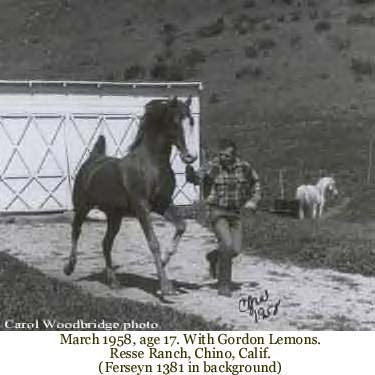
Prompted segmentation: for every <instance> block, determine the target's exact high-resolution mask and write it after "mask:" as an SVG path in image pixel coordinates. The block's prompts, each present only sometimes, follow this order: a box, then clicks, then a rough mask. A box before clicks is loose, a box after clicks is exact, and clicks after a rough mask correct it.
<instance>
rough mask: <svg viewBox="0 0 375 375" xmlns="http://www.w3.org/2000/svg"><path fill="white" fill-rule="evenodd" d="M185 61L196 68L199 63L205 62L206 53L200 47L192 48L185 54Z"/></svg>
mask: <svg viewBox="0 0 375 375" xmlns="http://www.w3.org/2000/svg"><path fill="white" fill-rule="evenodd" d="M183 59H184V63H185V64H186V65H187V66H189V67H191V68H194V67H195V66H196V65H197V64H200V63H204V62H205V61H206V56H205V54H204V53H203V52H202V51H201V50H200V49H198V48H191V49H189V50H188V51H187V52H186V53H185V54H184V57H183Z"/></svg>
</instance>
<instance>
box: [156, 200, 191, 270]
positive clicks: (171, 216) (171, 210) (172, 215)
mask: <svg viewBox="0 0 375 375" xmlns="http://www.w3.org/2000/svg"><path fill="white" fill-rule="evenodd" d="M163 216H164V217H165V219H166V220H168V221H170V222H171V223H172V224H173V225H174V226H175V228H176V231H175V234H174V236H173V239H172V246H171V249H170V251H168V252H167V254H166V255H165V258H164V259H163V260H162V265H163V267H165V266H166V265H167V264H168V262H169V261H170V259H171V257H172V256H173V255H174V254H175V253H176V252H177V248H178V244H179V243H180V240H181V237H182V235H183V234H184V233H185V230H186V223H185V220H184V219H182V218H181V216H180V215H179V214H178V212H177V209H176V206H169V207H168V209H167V210H166V211H165V213H164V215H163Z"/></svg>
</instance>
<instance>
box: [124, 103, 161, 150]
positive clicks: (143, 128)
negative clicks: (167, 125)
mask: <svg viewBox="0 0 375 375" xmlns="http://www.w3.org/2000/svg"><path fill="white" fill-rule="evenodd" d="M167 104H168V101H166V100H160V99H155V100H151V101H150V102H149V103H147V104H146V107H145V113H144V115H143V116H142V118H141V121H140V125H139V129H138V132H137V134H136V136H135V139H134V141H133V142H132V144H131V145H130V146H129V151H130V152H132V151H134V150H135V149H136V148H137V147H138V146H139V145H140V143H141V142H142V140H143V137H144V135H145V133H146V132H147V131H149V130H150V129H152V130H160V125H161V124H162V123H163V119H164V116H165V113H166V109H167Z"/></svg>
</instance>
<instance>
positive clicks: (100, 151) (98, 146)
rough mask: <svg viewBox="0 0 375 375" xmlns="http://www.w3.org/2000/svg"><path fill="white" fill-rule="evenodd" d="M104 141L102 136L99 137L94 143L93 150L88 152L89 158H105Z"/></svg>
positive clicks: (105, 146) (105, 147)
mask: <svg viewBox="0 0 375 375" xmlns="http://www.w3.org/2000/svg"><path fill="white" fill-rule="evenodd" d="M106 149H107V145H106V140H105V137H104V135H99V137H98V139H97V141H96V142H95V145H94V147H93V149H92V150H91V152H90V158H92V157H97V156H105V155H106Z"/></svg>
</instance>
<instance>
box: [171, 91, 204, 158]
mask: <svg viewBox="0 0 375 375" xmlns="http://www.w3.org/2000/svg"><path fill="white" fill-rule="evenodd" d="M190 104H191V96H189V98H188V99H187V100H186V101H185V102H183V101H181V100H178V99H177V97H174V98H173V99H172V100H169V101H168V102H167V111H166V121H165V125H166V135H167V138H168V140H169V141H170V142H171V144H173V145H175V146H176V147H177V149H178V151H179V152H180V157H181V159H182V161H183V162H184V163H186V164H191V163H193V162H194V161H195V160H196V159H197V156H194V155H193V154H191V153H190V152H189V150H188V147H187V145H186V136H185V130H184V126H183V124H184V121H185V120H188V121H189V126H190V128H192V127H193V126H194V119H193V116H192V114H191V112H190Z"/></svg>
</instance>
